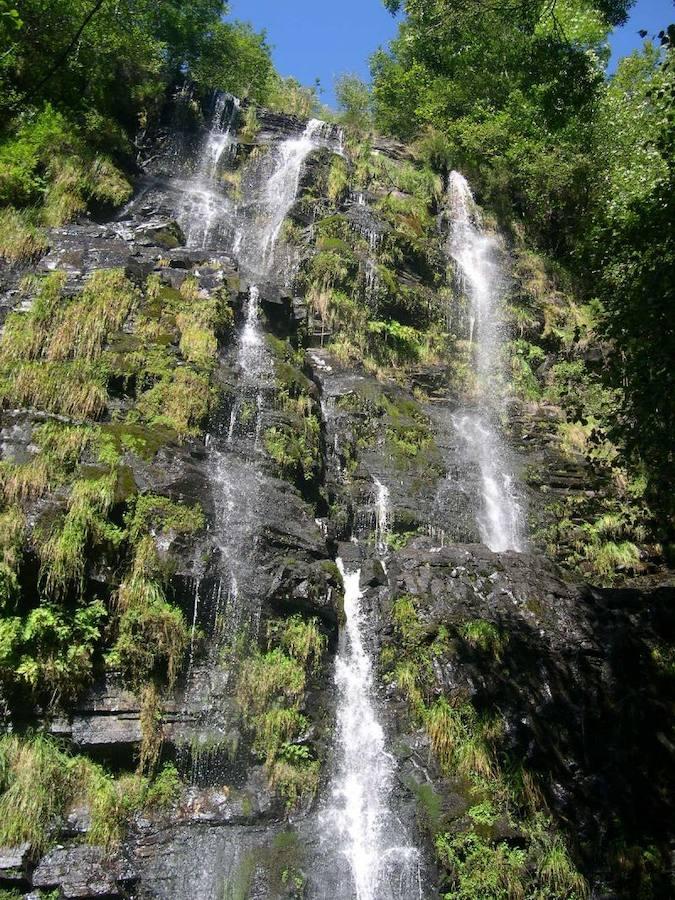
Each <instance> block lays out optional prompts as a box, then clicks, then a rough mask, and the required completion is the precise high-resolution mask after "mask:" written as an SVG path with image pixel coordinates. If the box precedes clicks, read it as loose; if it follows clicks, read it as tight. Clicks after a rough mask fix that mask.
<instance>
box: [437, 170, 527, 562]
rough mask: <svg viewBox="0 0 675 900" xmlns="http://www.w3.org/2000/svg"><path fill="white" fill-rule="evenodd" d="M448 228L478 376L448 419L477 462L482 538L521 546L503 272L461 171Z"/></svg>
mask: <svg viewBox="0 0 675 900" xmlns="http://www.w3.org/2000/svg"><path fill="white" fill-rule="evenodd" d="M449 195H450V220H451V229H450V237H449V240H448V253H449V256H450V257H451V258H452V260H453V261H454V264H455V269H456V273H457V282H458V286H459V288H460V291H461V292H462V293H463V295H464V296H465V297H466V299H467V301H468V304H469V313H468V315H469V338H470V352H471V354H472V359H473V367H474V372H475V374H476V379H477V405H476V409H473V410H467V411H464V412H462V413H458V414H456V415H455V416H453V418H452V421H453V425H454V427H455V430H456V432H457V434H458V435H459V437H460V440H461V442H462V445H463V447H464V450H465V453H466V456H467V458H468V460H469V461H471V462H475V463H477V464H478V469H479V472H480V485H481V499H480V510H479V511H478V513H477V517H476V518H477V524H478V528H479V531H480V535H481V539H482V540H483V542H484V543H485V544H487V546H488V547H489V548H490V549H491V550H494V551H495V552H498V553H499V552H503V551H505V550H516V551H522V549H523V545H524V537H523V531H524V524H523V512H522V509H521V506H520V503H519V501H518V495H517V491H516V489H515V479H514V476H513V473H512V471H511V466H510V463H509V458H508V449H507V447H506V445H505V442H504V440H503V438H502V436H501V434H500V430H499V419H500V417H501V414H502V413H503V401H502V397H501V394H502V391H501V385H500V383H499V382H500V379H499V376H500V368H501V354H502V330H503V329H502V320H501V304H502V297H503V293H504V283H505V279H504V274H503V271H502V268H501V266H500V263H499V247H498V244H497V241H496V239H495V238H494V237H493V236H492V235H490V234H487V233H485V232H484V231H483V228H482V224H481V219H480V214H479V211H478V209H477V207H476V203H475V201H474V198H473V195H472V193H471V189H470V187H469V185H468V183H467V181H466V179H465V178H464V176H463V175H461V174H460V173H459V172H452V173H451V175H450V185H449Z"/></svg>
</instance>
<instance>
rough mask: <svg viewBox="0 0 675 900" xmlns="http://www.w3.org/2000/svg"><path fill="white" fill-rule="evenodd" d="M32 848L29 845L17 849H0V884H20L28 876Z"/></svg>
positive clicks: (25, 844)
mask: <svg viewBox="0 0 675 900" xmlns="http://www.w3.org/2000/svg"><path fill="white" fill-rule="evenodd" d="M31 853H32V847H31V845H30V844H29V843H24V844H20V845H19V846H18V847H0V883H1V882H8V883H9V884H22V883H23V882H25V880H26V878H27V875H28V868H29V866H30V862H31Z"/></svg>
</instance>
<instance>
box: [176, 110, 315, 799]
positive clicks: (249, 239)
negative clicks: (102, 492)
mask: <svg viewBox="0 0 675 900" xmlns="http://www.w3.org/2000/svg"><path fill="white" fill-rule="evenodd" d="M222 118H223V109H222V108H221V109H220V111H219V110H218V108H217V109H216V111H215V113H214V128H213V130H212V132H211V134H210V136H209V138H208V139H207V140H206V141H205V143H204V146H203V152H202V158H201V161H200V164H199V169H198V176H197V178H196V180H195V182H194V190H195V192H196V194H197V199H196V201H195V203H194V204H193V206H192V207H191V214H190V215H191V217H192V218H191V219H190V221H192V219H193V218H194V216H195V215H200V214H201V215H205V212H206V211H205V210H204V209H202V210H201V213H200V207H199V204H200V202H201V200H200V195H199V192H200V191H201V190H202V187H203V186H204V184H206V185H207V187H208V186H209V184H211V183H212V182H213V181H214V180H215V178H216V176H217V173H218V169H219V163H220V160H221V158H222V154H223V153H224V152H225V151H226V149H227V147H228V146H229V145H230V142H231V140H232V136H231V134H230V130H229V129H230V126H229V125H222V126H219V125H218V123H219V122H221V120H222ZM231 121H234V120H233V119H231ZM321 127H323V126H322V123H319V122H311V123H309V125H308V126H307V129H306V130H305V133H304V134H303V135H302V136H301V137H299V138H298V137H294V138H289V139H288V140H286V141H283V142H282V143H281V144H279V145H278V146H277V147H276V148H275V149H273V150H272V151H271V152H270V153H269V154H268V155H267V156H266V157H265V160H264V163H265V164H264V166H263V167H262V168H258V167H256V166H255V165H254V166H253V167H252V170H253V174H252V176H251V179H250V181H249V182H247V183H246V184H245V185H244V187H245V189H248V192H249V194H250V196H252V197H253V198H254V202H253V203H250V204H249V203H247V202H246V200H247V197H246V196H245V199H244V202H243V203H242V204H241V208H237V209H236V210H235V211H234V213H233V214H234V215H235V221H236V224H237V225H238V231H237V234H238V237H237V241H236V246H235V247H230V246H228V242H227V240H226V239H225V237H224V232H223V231H222V230H221V229H218V230H216V228H215V226H212V223H213V222H214V221H215V219H211V220H209V219H208V216H206V217H205V218H204V221H203V223H202V224H203V225H204V227H205V229H206V231H205V232H204V233H203V232H202V231H200V230H199V222H198V221H197V222H195V223H194V230H193V229H192V228H191V229H189V233H190V237H191V241H190V242H191V243H192V242H193V241H195V240H196V237H195V236H196V235H199V240H200V241H201V242H202V243H204V244H205V243H206V242H207V241H208V246H209V247H210V248H211V249H213V250H215V251H227V250H238V253H239V259H238V261H239V263H240V269H241V271H242V272H243V274H244V275H245V276H246V277H247V278H248V279H249V281H250V283H251V284H250V288H249V292H248V298H247V300H246V304H245V307H244V319H243V323H242V326H241V329H240V332H239V338H238V341H237V346H236V356H235V358H234V360H233V368H234V371H235V372H236V382H235V391H234V396H233V397H232V401H231V407H230V412H229V415H228V414H227V413H226V414H225V415H221V416H216V417H215V419H214V422H213V426H212V430H211V433H210V434H209V436H208V450H209V471H210V481H211V489H212V495H213V501H214V512H215V522H214V527H213V542H214V545H215V547H216V549H217V551H218V554H219V557H220V559H219V565H218V572H219V577H218V578H217V579H216V580H215V583H214V581H213V579H212V580H211V582H212V583H211V586H210V588H209V590H210V594H209V597H208V598H205V601H206V602H201V603H200V596H199V591H197V592H196V595H195V607H194V616H193V618H194V625H193V634H194V631H195V629H196V628H197V622H198V613H199V615H200V616H202V621H203V622H204V623H205V624H206V629H207V631H208V633H209V649H208V658H207V661H206V665H202V666H201V669H200V670H199V671H197V669H198V667H197V666H196V665H195V666H192V665H191V667H190V670H191V671H190V675H191V676H192V677H190V678H189V679H188V684H187V686H186V693H185V696H186V703H187V706H188V707H189V708H190V709H191V710H193V721H194V725H193V733H194V738H193V742H192V746H191V747H190V748H189V751H188V753H187V759H186V761H185V764H187V763H188V762H189V764H190V767H191V774H192V777H193V780H200V781H204V782H207V783H212V782H214V781H217V780H218V779H219V778H220V777H221V775H222V771H223V770H222V765H221V760H220V757H219V754H218V752H216V751H213V750H212V749H211V748H213V747H216V748H217V747H218V746H220V745H221V744H223V743H226V742H227V740H228V735H229V734H230V733H231V726H230V722H229V720H228V718H227V712H226V709H227V707H228V704H227V701H226V700H225V697H226V696H227V692H228V681H229V668H230V667H229V665H228V657H229V654H230V652H231V651H232V650H233V649H234V648H235V647H236V645H237V642H238V641H239V640H241V639H242V638H243V637H248V639H254V638H255V636H256V633H257V629H258V626H259V619H260V611H261V601H260V597H261V596H262V594H263V590H262V588H261V587H260V585H259V582H258V579H259V574H260V560H259V540H260V532H261V527H262V524H263V519H264V500H265V495H264V491H265V480H264V475H263V473H262V470H261V467H260V465H259V461H258V454H259V449H260V447H259V445H260V435H261V430H262V427H263V415H264V409H265V403H266V399H267V398H271V395H272V393H273V391H274V379H273V374H274V367H273V365H272V360H271V356H270V354H269V351H268V349H267V344H266V341H265V336H264V332H263V329H262V325H261V321H260V300H261V296H260V295H261V291H260V289H259V287H258V284H259V283H260V284H262V283H263V282H266V281H267V280H269V279H270V278H271V277H272V275H273V267H274V265H275V262H274V248H275V244H276V241H277V238H278V236H279V233H280V230H281V226H282V224H283V221H284V219H285V218H286V215H287V213H288V211H289V209H290V208H291V206H292V204H293V202H294V200H295V197H296V194H297V190H298V185H299V180H300V174H301V169H302V165H303V163H304V161H305V159H306V158H307V156H308V155H309V153H310V152H311V151H312V150H313V149H314V148H315V146H316V144H315V143H314V141H313V138H312V135H314V134H315V133H318V132H319V131H320V129H321ZM209 191H210V192H211V194H213V185H212V184H211V186H210V187H209ZM216 196H217V197H219V198H220V201H221V202H222V203H223V204H226V203H227V199H226V198H225V197H224V195H222V194H216ZM251 210H254V212H255V216H254V217H253V218H252V217H251V215H250V211H251ZM226 213H227V211H226ZM222 215H223V212H222V210H220V211H219V212H218V216H219V217H222ZM220 221H221V219H220V218H219V219H218V222H219V223H220ZM232 230H233V229H230V230H229V233H230V235H231V234H232ZM193 245H194V244H193Z"/></svg>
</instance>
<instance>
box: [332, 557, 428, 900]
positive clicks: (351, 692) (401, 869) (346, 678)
mask: <svg viewBox="0 0 675 900" xmlns="http://www.w3.org/2000/svg"><path fill="white" fill-rule="evenodd" d="M337 565H338V568H339V570H340V574H341V575H342V579H343V583H344V592H345V593H344V613H345V626H344V631H343V633H342V635H341V638H340V649H339V652H338V656H337V660H336V664H335V685H336V688H337V693H338V714H337V738H338V748H339V763H338V770H337V773H336V776H335V778H334V781H333V787H332V804H333V808H332V809H331V811H330V814H329V818H330V820H331V823H332V825H333V829H334V831H335V832H336V836H337V842H338V846H339V848H340V850H341V852H342V853H343V854H344V856H345V858H346V860H347V862H348V865H349V871H350V875H351V882H352V884H351V890H349V893H346V892H345V893H342V892H341V893H340V895H339V896H341V897H343V896H344V897H345V898H346V897H352V896H353V897H356V898H357V900H380V898H391V900H394V898H396V900H413V898H417V897H421V882H420V859H419V851H418V850H417V849H416V848H414V847H412V846H410V845H406V844H404V843H399V842H398V840H397V838H399V837H400V831H401V829H400V825H399V823H398V822H397V821H396V820H395V819H394V816H393V814H392V811H391V809H390V807H389V803H388V801H389V797H390V795H391V791H392V788H393V779H394V770H395V763H394V760H393V758H392V757H391V755H390V754H389V753H387V752H386V749H385V735H384V730H383V728H382V726H381V724H380V723H379V721H378V719H377V715H376V712H375V706H374V700H373V697H374V690H375V686H374V681H375V679H374V673H373V664H372V661H371V658H370V654H369V652H368V650H367V648H366V643H365V631H366V628H365V620H364V615H363V610H362V608H361V602H362V597H363V595H362V593H361V589H360V585H359V582H360V577H361V573H360V570H358V569H357V570H355V571H353V572H348V571H347V570H346V569H345V566H344V563H343V562H342V560H341V559H338V560H337ZM333 829H331V828H329V829H328V833H329V834H330V835H331V836H332V834H333ZM343 889H344V890H345V891H347V890H348V888H347V887H346V886H343Z"/></svg>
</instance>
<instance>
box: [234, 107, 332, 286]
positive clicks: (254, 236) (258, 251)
mask: <svg viewBox="0 0 675 900" xmlns="http://www.w3.org/2000/svg"><path fill="white" fill-rule="evenodd" d="M325 129H326V123H325V122H321V121H320V120H319V119H310V121H309V122H308V123H307V125H306V126H305V129H304V131H303V133H302V134H301V135H299V136H297V137H292V138H288V139H287V140H285V141H283V142H282V143H281V144H280V145H279V146H278V147H277V149H276V150H274V151H273V152H272V153H271V154H270V155H269V158H268V159H266V160H263V163H262V165H261V168H260V170H259V171H258V172H257V173H256V180H257V184H256V185H254V186H252V190H251V191H250V192H249V196H246V197H245V199H244V201H243V203H242V205H241V209H240V213H239V225H238V228H237V232H236V236H235V241H234V252H235V254H236V256H237V258H238V260H239V263H240V265H241V267H242V269H243V270H244V271H246V272H247V273H248V274H250V275H252V276H253V277H255V278H258V279H259V280H263V279H264V278H266V277H267V276H269V274H270V272H271V270H272V267H273V266H274V251H275V248H276V245H277V241H278V238H279V235H280V233H281V229H282V227H283V224H284V220H285V219H286V216H287V214H288V211H289V210H290V208H291V206H292V205H293V203H294V201H295V198H296V196H297V194H298V187H299V185H300V176H301V173H302V167H303V165H304V163H305V160H306V159H307V157H308V156H309V154H310V153H311V152H312V150H315V149H316V148H317V147H319V146H322V145H325V144H326V140H325V139H322V135H323V133H324V130H325Z"/></svg>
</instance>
